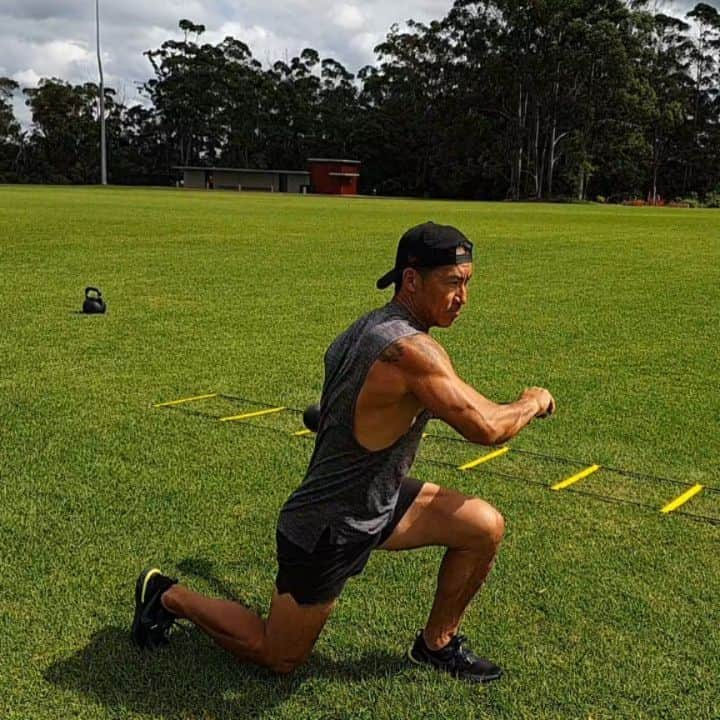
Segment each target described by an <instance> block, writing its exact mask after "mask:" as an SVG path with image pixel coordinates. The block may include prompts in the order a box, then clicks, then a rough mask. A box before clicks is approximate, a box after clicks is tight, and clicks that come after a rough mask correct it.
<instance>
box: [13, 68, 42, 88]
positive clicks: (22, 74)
mask: <svg viewBox="0 0 720 720" xmlns="http://www.w3.org/2000/svg"><path fill="white" fill-rule="evenodd" d="M41 77H42V76H41V75H38V74H37V73H36V72H35V71H34V70H33V69H32V68H28V69H27V70H20V71H19V72H16V73H14V74H13V76H12V79H13V80H14V81H15V82H16V83H19V84H20V85H21V86H22V87H35V86H36V85H37V84H38V83H39V82H40V78H41Z"/></svg>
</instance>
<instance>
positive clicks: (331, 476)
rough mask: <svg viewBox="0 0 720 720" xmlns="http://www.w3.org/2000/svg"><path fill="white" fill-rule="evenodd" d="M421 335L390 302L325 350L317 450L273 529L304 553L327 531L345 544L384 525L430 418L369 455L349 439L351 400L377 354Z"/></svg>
mask: <svg viewBox="0 0 720 720" xmlns="http://www.w3.org/2000/svg"><path fill="white" fill-rule="evenodd" d="M421 332H425V330H424V328H422V327H421V326H420V324H419V323H418V322H417V321H416V320H415V319H414V318H413V317H412V316H411V315H410V313H409V312H408V311H407V310H406V309H405V308H404V307H403V306H402V305H400V304H398V303H395V302H390V303H388V304H387V305H385V306H383V307H381V308H378V309H376V310H373V311H372V312H370V313H368V314H367V315H364V316H363V317H361V318H360V319H359V320H357V321H356V322H355V323H353V324H352V325H351V326H350V327H349V328H348V329H347V330H346V331H345V332H344V333H342V334H341V335H339V336H338V337H337V338H336V339H335V341H334V342H333V343H332V345H330V347H329V348H328V350H327V352H326V353H325V383H324V385H323V391H322V400H321V402H320V426H319V428H318V433H317V437H316V439H315V449H314V451H313V454H312V457H311V459H310V465H309V467H308V469H307V472H306V474H305V479H304V480H303V482H302V484H301V485H300V486H299V487H298V488H297V489H296V490H295V491H294V492H293V493H292V495H290V497H289V498H288V500H287V502H286V503H285V505H284V506H283V508H282V510H281V511H280V519H279V522H278V530H279V531H280V532H281V533H282V534H283V535H285V536H286V537H287V538H288V539H289V540H291V541H292V542H293V543H295V544H296V545H299V546H300V547H301V548H303V549H304V550H306V551H307V552H312V551H313V550H314V549H315V545H316V544H317V541H318V538H319V537H320V536H321V535H322V534H323V532H324V531H325V530H327V529H328V528H329V531H330V541H331V542H332V543H336V544H343V543H348V542H358V541H362V540H367V539H368V538H370V537H373V536H375V535H377V534H379V533H380V532H381V531H382V529H383V527H384V526H385V525H386V523H387V522H388V521H389V520H390V518H391V516H392V513H393V510H394V509H395V503H396V502H397V497H398V491H399V489H400V482H401V481H402V479H403V477H405V476H406V475H407V474H408V471H409V470H410V466H411V465H412V463H413V460H414V459H415V455H416V453H417V449H418V445H419V444H420V439H421V438H422V433H423V430H424V428H425V425H426V424H427V421H428V420H429V419H430V413H429V412H427V411H423V412H421V413H420V414H419V415H418V416H417V418H416V419H415V422H414V423H413V425H412V427H411V428H410V429H409V430H408V431H407V432H406V433H405V434H404V435H402V436H401V437H400V438H398V440H397V441H396V442H394V443H393V444H392V445H391V446H390V447H388V448H385V449H384V450H379V451H376V452H371V451H369V450H366V449H365V448H364V447H362V445H360V444H359V443H358V442H357V441H356V440H355V437H354V435H353V419H354V417H355V403H356V401H357V398H358V395H359V394H360V390H361V389H362V386H363V384H364V382H365V378H366V376H367V374H368V371H369V370H370V367H371V366H372V364H373V363H374V362H375V361H376V360H377V359H378V357H379V356H380V354H381V353H382V352H383V350H385V349H386V348H387V347H388V346H389V345H391V344H392V343H394V342H395V341H396V340H399V339H400V338H403V337H407V336H409V335H416V334H418V333H421Z"/></svg>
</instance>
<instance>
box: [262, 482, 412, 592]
mask: <svg viewBox="0 0 720 720" xmlns="http://www.w3.org/2000/svg"><path fill="white" fill-rule="evenodd" d="M422 486H423V483H422V482H420V481H419V480H415V479H414V478H404V479H403V481H402V483H401V485H400V493H399V495H398V500H397V505H395V511H394V512H393V515H392V517H391V518H390V520H389V522H388V524H387V525H386V526H385V527H384V528H383V529H382V532H380V533H379V534H378V535H372V536H371V537H369V538H368V539H367V540H362V541H360V542H352V543H343V544H331V543H330V542H329V540H330V531H329V529H328V530H326V531H325V532H324V533H323V534H322V535H321V536H320V539H319V540H318V543H317V545H316V546H315V550H313V552H311V553H308V552H306V551H305V550H303V549H302V548H301V547H299V546H298V545H296V544H295V543H293V542H291V541H290V540H288V538H286V537H285V536H284V535H283V534H282V533H281V532H280V531H279V530H278V531H277V533H276V537H277V559H278V574H277V579H276V580H275V585H276V587H277V591H278V592H279V593H280V594H283V593H290V594H291V595H292V596H293V598H294V599H295V601H296V602H297V603H298V604H299V605H317V604H318V603H325V602H329V601H330V600H333V599H335V598H336V597H338V596H339V595H340V593H341V592H342V589H343V587H344V586H345V583H346V582H347V581H348V579H349V578H351V577H352V576H353V575H359V574H360V573H361V572H362V571H363V569H364V568H365V565H367V562H368V560H369V559H370V553H371V552H372V551H373V550H374V549H375V548H376V547H377V546H378V545H382V544H383V543H384V542H385V540H387V539H388V538H389V537H390V535H392V532H393V530H394V529H395V527H396V526H397V524H398V523H399V522H400V518H402V516H403V515H404V514H405V513H406V512H407V509H408V508H409V507H410V506H411V505H412V503H413V500H415V498H416V497H417V495H418V493H419V492H420V488H421V487H422Z"/></svg>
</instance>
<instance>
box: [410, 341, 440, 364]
mask: <svg viewBox="0 0 720 720" xmlns="http://www.w3.org/2000/svg"><path fill="white" fill-rule="evenodd" d="M415 344H416V346H417V348H418V350H420V352H421V353H422V354H423V355H425V357H426V358H427V359H428V360H430V361H431V362H433V363H438V362H441V361H442V360H443V353H442V351H441V349H440V347H439V346H438V345H436V344H435V342H433V341H432V340H430V339H429V338H427V339H426V338H424V337H423V339H422V340H421V341H420V342H416V343H415Z"/></svg>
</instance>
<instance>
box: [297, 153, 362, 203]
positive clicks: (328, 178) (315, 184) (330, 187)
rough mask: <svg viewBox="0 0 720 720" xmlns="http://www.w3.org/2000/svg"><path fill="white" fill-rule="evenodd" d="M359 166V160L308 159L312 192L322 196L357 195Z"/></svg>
mask: <svg viewBox="0 0 720 720" xmlns="http://www.w3.org/2000/svg"><path fill="white" fill-rule="evenodd" d="M360 165H361V162H360V160H336V159H332V158H308V170H309V171H310V185H311V187H312V191H313V192H314V193H322V194H324V195H357V194H358V180H359V179H360Z"/></svg>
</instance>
